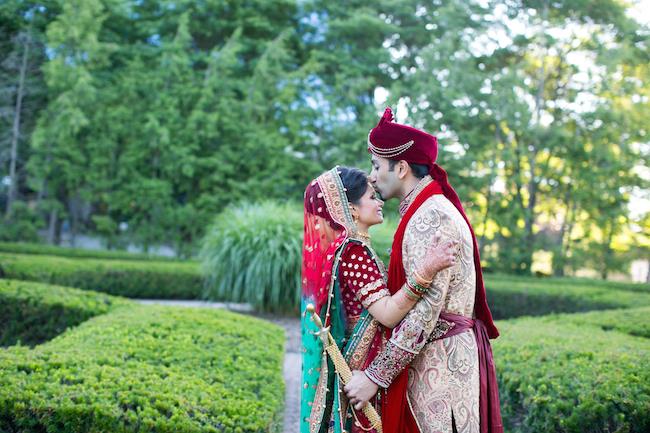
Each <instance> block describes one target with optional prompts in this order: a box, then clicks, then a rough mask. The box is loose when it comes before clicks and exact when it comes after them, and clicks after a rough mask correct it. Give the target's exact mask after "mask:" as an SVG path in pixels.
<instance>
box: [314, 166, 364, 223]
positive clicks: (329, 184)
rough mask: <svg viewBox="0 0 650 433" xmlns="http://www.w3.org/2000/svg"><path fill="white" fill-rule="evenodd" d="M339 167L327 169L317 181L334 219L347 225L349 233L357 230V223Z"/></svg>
mask: <svg viewBox="0 0 650 433" xmlns="http://www.w3.org/2000/svg"><path fill="white" fill-rule="evenodd" d="M337 170H338V167H334V168H333V169H331V170H329V171H326V172H325V173H323V174H321V175H320V176H318V178H317V179H316V181H317V182H318V185H320V189H321V192H322V193H323V199H324V200H325V204H326V206H327V209H328V210H329V211H330V215H331V216H332V219H333V220H334V221H336V222H337V223H339V224H340V225H342V226H343V227H345V229H346V230H347V232H348V234H350V233H354V232H356V224H354V220H353V219H352V214H351V213H350V207H349V206H348V198H347V196H346V195H345V191H344V189H343V183H342V182H341V178H340V177H339V174H338V171H337Z"/></svg>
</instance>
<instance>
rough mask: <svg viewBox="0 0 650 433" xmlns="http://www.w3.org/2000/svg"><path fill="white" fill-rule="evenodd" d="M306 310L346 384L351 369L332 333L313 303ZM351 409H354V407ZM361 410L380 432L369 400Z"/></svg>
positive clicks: (350, 376)
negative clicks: (324, 324) (325, 325)
mask: <svg viewBox="0 0 650 433" xmlns="http://www.w3.org/2000/svg"><path fill="white" fill-rule="evenodd" d="M306 310H307V312H308V313H309V314H310V315H311V320H312V321H313V322H314V324H315V325H316V327H317V328H318V332H316V333H315V335H316V336H318V337H319V338H320V339H321V341H322V342H323V346H324V347H325V351H326V352H327V354H328V355H329V356H330V358H331V359H332V363H333V364H334V368H335V369H336V373H337V374H338V375H339V377H340V378H341V382H343V385H347V383H348V382H350V379H352V370H350V366H349V365H348V363H347V362H346V361H345V358H344V357H343V354H342V353H341V350H340V349H339V347H338V346H337V345H336V341H334V337H332V334H331V333H330V328H329V326H328V327H324V326H323V322H322V321H321V320H320V317H318V314H316V310H315V308H314V305H313V304H308V305H307V307H306ZM352 409H353V410H354V407H353V408H352ZM361 410H362V411H363V414H364V415H365V416H366V418H368V421H370V427H371V428H374V429H375V430H377V433H382V428H381V418H380V417H379V414H378V413H377V411H376V410H375V408H374V407H373V406H372V405H371V404H370V402H366V403H365V404H364V405H363V408H362V409H361ZM357 421H358V420H357Z"/></svg>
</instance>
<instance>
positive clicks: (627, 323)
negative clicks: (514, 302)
mask: <svg viewBox="0 0 650 433" xmlns="http://www.w3.org/2000/svg"><path fill="white" fill-rule="evenodd" d="M648 313H650V309H649V308H644V309H638V310H614V311H606V312H598V313H588V314H573V315H563V316H547V317H541V318H522V319H516V320H509V321H506V322H499V323H498V326H499V330H500V331H501V336H500V337H499V338H498V339H497V340H494V342H493V343H492V345H493V350H494V356H495V361H496V364H497V375H498V379H499V391H500V396H501V405H502V411H503V419H504V422H505V429H506V431H509V432H514V433H524V432H525V433H528V432H530V433H533V432H534V433H546V432H548V433H555V432H567V433H569V432H571V433H573V432H575V433H578V432H580V433H597V432H599V433H600V432H629V433H642V432H647V431H650V369H648V359H650V340H648V338H641V337H634V336H631V335H628V334H627V333H628V332H629V330H634V329H636V328H637V327H638V319H639V318H642V317H644V318H645V319H644V320H643V321H644V322H645V325H644V326H645V331H643V332H644V333H646V332H647V321H648V320H647V317H648ZM597 317H599V318H602V322H603V323H610V324H613V325H612V329H614V330H611V331H604V330H603V329H602V327H603V326H602V324H601V323H599V321H598V320H596V319H597Z"/></svg>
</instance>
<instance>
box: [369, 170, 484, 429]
mask: <svg viewBox="0 0 650 433" xmlns="http://www.w3.org/2000/svg"><path fill="white" fill-rule="evenodd" d="M431 181H432V179H431V177H429V176H426V177H425V178H423V179H422V181H420V182H419V183H418V185H417V186H416V188H415V190H414V191H413V192H412V193H411V194H409V196H408V197H407V198H406V199H405V200H404V201H403V202H402V204H401V205H400V213H401V214H402V215H404V213H405V212H406V210H407V209H408V206H409V204H410V203H411V202H412V201H413V199H414V198H415V197H416V196H417V195H418V194H419V193H420V192H421V191H422V189H424V187H425V186H426V185H428V184H429V183H430V182H431ZM436 231H440V233H441V234H442V240H447V239H455V240H457V241H458V243H459V247H458V248H459V250H458V252H457V256H456V264H455V265H454V266H452V267H450V268H447V269H445V270H443V271H440V272H439V273H437V274H436V275H435V277H434V279H433V283H432V286H431V287H430V289H429V291H428V292H427V293H426V294H425V295H424V296H423V297H422V299H420V300H419V301H418V303H417V304H416V306H415V307H414V308H413V309H412V310H411V311H410V312H409V313H408V315H407V316H406V317H405V318H404V319H403V320H402V322H401V323H400V324H399V325H397V327H395V329H394V330H393V334H392V337H391V339H390V341H389V342H388V344H387V345H386V348H385V349H384V351H383V352H382V353H380V354H379V355H378V356H377V357H376V358H375V360H374V361H373V362H372V364H371V365H370V366H369V367H368V369H366V371H365V373H366V375H367V376H368V377H369V378H370V379H371V380H372V381H373V382H375V383H377V384H378V385H379V386H382V387H384V388H386V387H388V385H390V383H391V382H392V381H393V380H394V379H395V377H396V376H397V375H398V374H399V372H401V371H402V369H404V368H405V367H406V365H408V364H410V368H409V383H408V399H409V403H410V404H411V408H412V411H413V414H414V415H415V419H416V421H417V423H418V426H419V428H420V431H421V433H434V432H444V433H447V432H449V433H451V432H452V414H453V419H454V422H455V425H456V429H457V431H458V432H463V433H464V432H478V431H479V364H478V351H477V346H476V338H475V336H474V332H473V331H472V330H471V329H470V330H468V331H466V332H463V333H461V334H458V335H455V336H452V337H448V338H443V339H440V340H435V341H432V338H433V337H435V336H436V334H437V333H438V332H440V331H441V329H444V325H446V324H445V323H442V322H441V321H438V316H439V315H440V313H441V312H443V311H445V312H449V313H454V314H460V315H463V316H466V317H470V318H471V317H472V315H473V312H474V293H475V290H476V272H475V269H474V250H473V243H472V235H471V232H470V231H469V227H468V226H467V223H466V222H465V220H464V219H463V217H462V215H461V214H460V213H459V212H458V210H457V209H456V208H455V206H454V205H453V204H452V203H451V202H450V201H449V200H448V199H447V198H446V197H445V196H444V195H442V194H437V195H433V196H432V197H430V198H429V199H427V200H426V201H425V202H424V203H423V204H422V205H421V206H420V208H419V209H418V210H417V211H416V212H415V214H413V217H412V218H411V220H410V221H409V223H408V225H407V226H406V231H405V234H404V242H403V244H402V257H403V260H404V266H405V271H406V274H407V275H412V272H413V270H414V269H415V266H416V264H417V263H418V262H419V261H420V260H421V259H422V258H423V257H424V255H425V254H426V253H427V251H428V250H429V248H430V246H431V245H432V243H433V238H434V235H435V232H436Z"/></svg>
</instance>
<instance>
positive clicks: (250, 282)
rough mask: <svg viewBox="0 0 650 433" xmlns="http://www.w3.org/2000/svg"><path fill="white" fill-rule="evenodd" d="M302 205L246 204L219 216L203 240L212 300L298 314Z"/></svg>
mask: <svg viewBox="0 0 650 433" xmlns="http://www.w3.org/2000/svg"><path fill="white" fill-rule="evenodd" d="M302 232H303V214H302V207H301V206H300V205H297V204H295V203H285V204H279V203H275V202H264V203H259V204H249V203H245V204H241V205H239V206H236V207H230V208H228V209H226V210H225V211H224V212H222V213H221V214H219V215H218V216H217V217H216V219H215V221H214V223H213V224H212V226H211V227H210V229H209V230H208V232H207V234H206V236H205V238H204V239H203V240H202V248H201V253H200V257H201V260H202V262H203V264H202V270H203V273H204V275H205V276H206V277H207V285H206V287H207V289H206V292H205V293H206V297H207V298H209V299H214V300H226V301H233V302H248V303H250V304H251V305H253V306H255V307H256V308H257V309H259V310H266V311H297V309H298V305H299V299H300V264H301V258H302Z"/></svg>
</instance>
